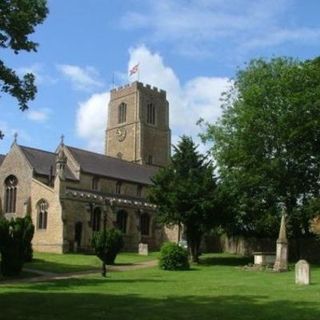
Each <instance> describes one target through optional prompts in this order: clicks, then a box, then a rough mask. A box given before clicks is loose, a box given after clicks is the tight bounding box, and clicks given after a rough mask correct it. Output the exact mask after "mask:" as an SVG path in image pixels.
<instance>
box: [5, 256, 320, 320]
mask: <svg viewBox="0 0 320 320" xmlns="http://www.w3.org/2000/svg"><path fill="white" fill-rule="evenodd" d="M246 262H247V261H246V260H242V259H240V258H238V257H234V256H230V255H207V256H205V260H203V263H202V264H201V265H199V266H194V267H193V268H192V270H190V271H179V272H169V271H162V270H159V269H158V268H150V269H141V270H134V271H126V272H115V273H111V274H109V275H108V277H107V278H106V279H104V278H102V277H100V276H86V277H82V278H79V279H68V280H60V281H52V282H44V283H29V284H27V283H24V284H23V283H20V284H15V285H0V318H1V320H6V319H10V320H11V319H35V318H36V319H46V320H53V319H55V320H60V319H68V320H69V319H77V320H82V319H86V320H87V319H90V320H91V319H93V320H95V319H119V320H120V319H121V320H123V319H125V320H131V319H139V320H155V319H156V320H163V319H192V320H193V319H199V320H206V319H208V320H209V319H210V320H215V319H219V320H231V319H232V320H234V319H240V320H242V319H246V320H263V319H266V320H269V319H281V320H282V319H286V320H313V319H318V318H319V316H320V268H319V267H317V266H312V269H311V271H312V284H311V285H310V286H297V285H295V284H294V271H290V272H286V273H272V272H254V271H246V270H244V269H243V268H241V267H239V265H242V264H245V263H246Z"/></svg>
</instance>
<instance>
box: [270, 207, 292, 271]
mask: <svg viewBox="0 0 320 320" xmlns="http://www.w3.org/2000/svg"><path fill="white" fill-rule="evenodd" d="M273 270H274V271H277V272H281V271H288V240H287V233H286V216H285V212H284V211H283V212H282V217H281V224H280V231H279V238H278V240H277V251H276V261H275V263H274V266H273Z"/></svg>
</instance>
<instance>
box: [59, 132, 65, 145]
mask: <svg viewBox="0 0 320 320" xmlns="http://www.w3.org/2000/svg"><path fill="white" fill-rule="evenodd" d="M60 144H61V145H62V146H63V145H64V135H63V134H62V135H61V137H60Z"/></svg>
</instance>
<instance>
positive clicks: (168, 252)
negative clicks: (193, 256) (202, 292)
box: [159, 242, 190, 270]
mask: <svg viewBox="0 0 320 320" xmlns="http://www.w3.org/2000/svg"><path fill="white" fill-rule="evenodd" d="M159 267H160V268H161V269H163V270H188V269H190V265H189V260H188V252H187V250H186V249H184V248H182V247H180V246H179V245H177V244H175V243H172V242H166V243H164V244H163V245H162V247H161V250H160V261H159Z"/></svg>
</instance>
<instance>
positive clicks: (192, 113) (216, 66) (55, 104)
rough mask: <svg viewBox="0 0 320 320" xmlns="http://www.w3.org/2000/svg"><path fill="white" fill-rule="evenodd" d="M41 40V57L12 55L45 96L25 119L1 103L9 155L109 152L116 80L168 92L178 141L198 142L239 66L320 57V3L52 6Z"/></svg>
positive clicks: (211, 0) (55, 0)
mask: <svg viewBox="0 0 320 320" xmlns="http://www.w3.org/2000/svg"><path fill="white" fill-rule="evenodd" d="M48 4H49V9H50V13H49V15H48V18H47V19H46V20H45V22H44V23H43V24H42V25H40V26H38V27H37V28H36V32H35V34H33V35H32V39H33V40H35V41H37V42H39V49H38V52H37V53H21V54H19V55H13V54H11V53H10V52H2V56H1V58H2V59H3V60H4V61H5V62H6V63H7V65H9V66H11V67H13V68H15V69H16V70H18V71H19V72H20V73H21V74H23V73H24V72H26V71H31V72H34V74H35V75H36V76H37V85H38V94H37V97H36V99H35V101H33V102H31V103H30V110H29V111H28V112H24V113H22V112H21V111H19V110H18V107H17V103H16V101H15V100H13V99H12V98H10V97H8V96H5V95H2V96H1V98H0V108H1V113H0V114H1V116H0V128H2V129H3V130H4V131H5V134H6V136H5V138H4V140H2V141H0V153H6V152H8V150H9V148H10V145H11V143H12V141H13V134H14V132H18V143H20V144H22V145H29V146H33V147H36V148H42V149H45V150H54V149H55V148H56V146H57V145H58V143H59V140H60V136H61V134H64V135H65V142H66V143H67V144H69V145H73V146H77V147H80V148H88V149H91V150H94V151H98V152H103V143H104V141H103V140H104V130H105V125H106V120H107V114H106V110H107V103H108V99H109V94H108V92H109V90H110V88H111V87H112V77H113V74H115V83H116V85H122V84H125V83H127V82H128V81H134V80H136V79H135V78H134V76H133V77H131V79H129V78H128V69H130V67H132V66H133V65H135V64H136V63H140V80H141V81H143V82H146V83H150V84H151V85H154V86H157V87H160V88H162V89H165V90H167V93H168V98H169V102H170V123H171V128H172V140H173V142H176V141H177V139H178V137H179V135H181V134H183V133H184V134H188V135H192V136H193V137H195V139H197V138H196V137H197V134H198V132H199V128H198V127H197V126H196V125H195V123H196V121H197V119H199V118H200V117H203V118H205V119H206V120H209V121H215V120H216V119H217V118H218V117H219V115H220V114H221V109H220V104H219V96H220V94H221V92H222V91H224V90H226V88H227V87H228V86H229V85H230V79H232V77H233V76H234V74H235V72H236V70H237V68H238V67H243V66H244V64H245V62H247V61H249V60H250V59H252V58H256V57H271V56H291V57H295V58H299V59H309V58H314V57H316V56H318V55H320V19H319V12H320V1H318V0H305V1H302V0H265V1H261V0H260V1H259V0H255V1H249V0H230V1H228V0H224V1H223V0H161V1H154V0H143V1H140V0H122V1H120V0H119V1H118V0H114V1H106V0H81V1H79V0H68V1H65V0H49V1H48Z"/></svg>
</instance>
